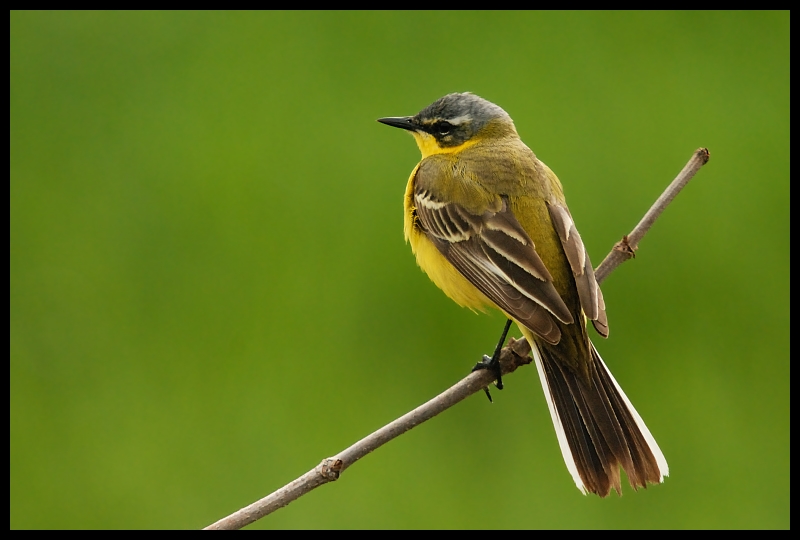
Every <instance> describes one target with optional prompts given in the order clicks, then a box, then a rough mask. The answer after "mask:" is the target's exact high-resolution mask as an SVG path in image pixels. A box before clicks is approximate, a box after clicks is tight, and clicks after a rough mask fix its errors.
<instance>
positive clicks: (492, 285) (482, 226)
mask: <svg viewBox="0 0 800 540" xmlns="http://www.w3.org/2000/svg"><path fill="white" fill-rule="evenodd" d="M421 184H422V183H420V182H417V183H415V188H414V193H413V197H414V208H415V212H416V221H417V225H418V226H419V227H420V228H421V229H422V231H423V232H424V233H425V235H426V236H427V237H428V239H430V240H431V241H432V242H433V243H434V245H435V246H436V247H437V249H438V250H439V252H440V253H442V255H444V257H445V258H446V259H447V260H448V261H449V262H450V263H451V264H452V265H453V266H455V267H456V269H457V270H458V271H459V272H460V273H461V274H462V275H463V276H464V277H465V278H466V279H467V280H468V281H469V282H470V283H472V284H473V285H474V286H475V287H477V288H478V290H480V291H481V292H482V293H483V294H485V295H486V296H487V297H488V298H489V299H490V300H492V301H493V302H494V303H495V304H497V305H498V306H499V307H500V308H501V309H503V310H504V311H505V312H506V313H508V314H509V315H511V316H512V317H514V319H516V320H517V321H518V322H520V323H521V324H524V325H525V326H527V327H528V328H530V329H531V330H532V331H533V332H535V333H536V334H537V335H539V336H541V337H542V339H544V340H545V341H547V342H549V343H552V344H554V345H555V344H556V343H558V342H559V340H560V339H561V331H560V330H559V328H558V325H556V323H555V321H554V319H553V317H555V318H556V319H558V320H560V321H561V322H563V323H565V324H570V323H573V322H574V319H573V317H572V314H571V313H570V310H569V308H568V307H567V305H566V304H565V303H564V301H563V300H562V299H561V296H560V295H559V294H558V291H556V288H555V287H554V286H553V278H552V276H551V275H550V272H549V271H548V270H547V267H546V266H545V265H544V262H542V259H541V257H539V254H538V253H536V248H535V246H534V245H533V241H532V240H531V238H530V236H528V233H526V232H525V229H523V228H522V226H521V225H520V224H519V222H518V221H517V218H516V217H514V214H513V213H512V212H511V211H510V210H509V208H508V201H507V200H505V198H504V199H503V201H502V205H501V207H500V209H499V210H498V211H491V210H487V211H485V212H483V213H482V214H480V215H476V214H475V213H472V212H470V211H469V210H467V209H466V208H464V207H463V206H461V205H459V204H457V203H454V202H446V201H443V200H440V199H439V198H437V197H436V195H435V194H434V193H433V192H432V190H431V189H426V188H425V186H424V185H421Z"/></svg>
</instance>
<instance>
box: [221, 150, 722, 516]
mask: <svg viewBox="0 0 800 540" xmlns="http://www.w3.org/2000/svg"><path fill="white" fill-rule="evenodd" d="M708 158H709V154H708V150H707V149H705V148H700V149H698V150H697V151H695V153H694V155H693V156H692V158H691V159H690V160H689V162H688V163H687V164H686V166H685V167H684V168H683V170H682V171H681V172H680V174H678V176H677V177H676V178H675V180H673V181H672V183H671V184H670V185H669V187H667V189H666V190H665V191H664V193H663V194H662V195H661V197H659V198H658V200H657V201H656V202H655V204H653V206H652V207H651V208H650V210H648V212H647V214H645V216H644V217H643V218H642V220H641V221H640V222H639V224H638V225H637V226H636V227H635V228H634V229H633V231H631V233H630V234H629V235H627V236H623V237H622V240H621V241H619V242H617V244H616V245H615V246H614V248H613V249H612V250H611V253H609V254H608V256H606V258H605V260H603V262H602V263H601V264H600V266H598V267H597V270H596V271H595V275H596V278H597V281H598V282H601V281H603V280H604V279H605V278H606V277H608V275H609V274H611V272H613V271H614V269H616V268H617V266H619V265H620V264H621V263H623V262H625V261H626V260H628V259H630V258H632V257H633V253H634V251H635V250H636V249H637V247H638V245H639V241H640V240H641V239H642V237H644V235H645V234H646V233H647V231H648V230H650V227H652V225H653V223H654V222H655V220H656V219H657V218H658V216H659V215H661V212H663V211H664V209H665V208H666V207H667V205H668V204H669V203H670V202H672V199H674V198H675V196H676V195H677V194H678V192H680V190H681V189H683V186H685V185H686V184H687V183H688V182H689V180H690V179H691V178H692V176H694V174H695V173H696V172H697V171H698V170H699V169H700V167H702V166H703V165H705V164H706V162H708ZM530 350H531V348H530V345H529V344H528V342H527V341H526V340H525V338H522V339H519V340H517V339H514V338H511V339H510V340H509V344H508V345H507V346H506V347H504V348H503V350H502V352H501V355H500V364H501V366H502V374H503V375H506V374H507V373H511V372H513V371H514V370H516V369H517V368H518V367H520V366H522V365H525V364H529V363H530V362H531V358H530V355H529V354H528V353H530ZM493 381H494V377H493V373H492V372H491V371H489V370H480V371H475V372H473V373H470V374H469V375H468V376H466V377H464V378H463V379H462V380H461V381H459V382H457V383H456V384H454V385H453V386H451V387H450V388H449V389H447V390H445V391H444V392H442V393H441V394H439V395H438V396H436V397H435V398H433V399H431V400H430V401H428V402H427V403H425V404H423V405H420V406H419V407H417V408H416V409H414V410H413V411H411V412H409V413H407V414H405V415H403V416H401V417H400V418H398V419H397V420H395V421H394V422H391V423H389V424H387V425H385V426H383V427H382V428H380V429H378V430H377V431H375V432H373V433H371V434H370V435H368V436H366V437H364V438H363V439H361V440H360V441H358V442H357V443H355V444H354V445H352V446H350V447H349V448H347V449H346V450H344V451H342V452H340V453H338V454H337V455H335V456H333V457H330V458H326V459H324V460H322V463H320V464H319V465H317V466H316V467H314V468H313V469H311V470H310V471H308V472H307V473H305V474H304V475H303V476H301V477H299V478H297V479H295V480H293V481H292V482H290V483H288V484H286V485H285V486H283V487H282V488H280V489H279V490H277V491H275V492H274V493H272V494H270V495H267V496H266V497H264V498H263V499H261V500H258V501H256V502H254V503H253V504H251V505H249V506H246V507H244V508H242V509H241V510H239V511H237V512H234V513H233V514H231V515H229V516H227V517H225V518H222V519H221V520H219V521H217V522H216V523H212V524H211V525H209V526H208V527H206V529H229V530H230V529H241V528H242V527H244V526H245V525H249V524H250V523H253V522H254V521H256V520H258V519H261V518H262V517H264V516H266V515H268V514H271V513H272V512H274V511H275V510H277V509H279V508H282V507H284V506H286V505H287V504H289V503H290V502H292V501H294V500H295V499H298V498H300V497H302V496H303V495H305V494H306V493H308V492H309V491H311V490H313V489H314V488H317V487H319V486H321V485H323V484H327V483H328V482H332V481H334V480H337V479H338V478H339V475H340V474H341V473H342V472H344V470H345V469H347V468H348V467H349V466H351V465H352V464H353V463H355V462H356V461H358V460H359V459H361V458H362V457H364V456H366V455H367V454H369V453H370V452H372V451H373V450H375V449H377V448H379V447H381V446H383V445H384V444H386V443H387V442H389V441H391V440H392V439H394V438H395V437H397V436H399V435H402V434H403V433H405V432H406V431H408V430H410V429H411V428H414V427H416V426H418V425H420V424H421V423H423V422H425V421H426V420H430V419H431V418H433V417H434V416H436V415H438V414H439V413H441V412H443V411H445V410H446V409H449V408H450V407H452V406H453V405H455V404H456V403H458V402H459V401H462V400H463V399H465V398H467V397H469V396H471V395H472V394H474V393H475V392H479V391H480V390H482V389H484V388H486V387H487V386H488V385H490V384H491V383H492V382H493Z"/></svg>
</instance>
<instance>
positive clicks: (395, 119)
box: [378, 116, 419, 131]
mask: <svg viewBox="0 0 800 540" xmlns="http://www.w3.org/2000/svg"><path fill="white" fill-rule="evenodd" d="M378 122H380V123H381V124H386V125H387V126H392V127H396V128H400V129H407V130H408V131H416V130H418V129H419V126H418V125H416V124H415V123H414V122H413V121H412V117H411V116H389V117H388V118H378Z"/></svg>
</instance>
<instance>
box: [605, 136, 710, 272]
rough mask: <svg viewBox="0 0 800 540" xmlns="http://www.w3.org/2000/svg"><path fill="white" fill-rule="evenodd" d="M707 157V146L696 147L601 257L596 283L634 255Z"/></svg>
mask: <svg viewBox="0 0 800 540" xmlns="http://www.w3.org/2000/svg"><path fill="white" fill-rule="evenodd" d="M709 158H710V154H709V153H708V148H698V149H697V150H695V152H694V155H693V156H692V157H691V159H690V160H689V161H688V162H687V163H686V165H685V166H684V167H683V170H682V171H681V172H679V173H678V176H676V177H675V180H673V181H672V183H671V184H670V185H669V186H667V189H665V190H664V193H662V194H661V196H660V197H659V198H658V200H657V201H656V202H655V203H653V206H651V207H650V210H648V211H647V213H646V214H645V215H644V217H643V218H642V219H641V221H639V224H638V225H636V227H634V228H633V230H632V231H631V232H630V234H626V235H625V236H623V237H622V240H620V241H619V242H617V243H616V244H615V245H614V248H613V249H612V250H611V252H610V253H609V254H608V255H606V258H605V259H603V262H601V263H600V265H599V266H598V267H597V269H596V270H595V271H594V275H595V279H597V282H598V283H602V282H603V281H604V280H605V279H606V278H607V277H608V276H609V274H611V272H613V271H614V270H615V269H616V268H617V266H619V265H620V264H622V263H624V262H625V261H627V260H628V259H632V258H633V257H634V256H635V253H636V250H637V249H639V242H641V240H642V238H644V235H645V234H647V231H649V230H650V227H652V226H653V223H655V222H656V219H658V216H660V215H661V213H662V212H663V211H664V210H665V209H666V208H667V206H668V205H669V203H671V202H672V199H674V198H675V197H676V196H677V195H678V193H680V192H681V190H682V189H683V188H684V186H686V184H688V183H689V180H691V179H692V177H693V176H694V175H695V173H696V172H697V171H699V170H700V167H702V166H703V165H705V164H706V163H708V160H709Z"/></svg>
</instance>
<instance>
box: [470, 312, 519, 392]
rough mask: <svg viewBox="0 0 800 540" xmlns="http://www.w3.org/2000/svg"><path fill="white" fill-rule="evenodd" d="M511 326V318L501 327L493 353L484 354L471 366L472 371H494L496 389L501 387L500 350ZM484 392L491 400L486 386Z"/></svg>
mask: <svg viewBox="0 0 800 540" xmlns="http://www.w3.org/2000/svg"><path fill="white" fill-rule="evenodd" d="M509 328H511V319H508V320H507V321H506V325H505V327H503V333H502V334H501V335H500V341H498V342H497V347H495V349H494V354H493V355H492V356H491V357H489V355H487V354H484V355H483V360H481V361H480V362H478V363H477V364H475V367H473V368H472V371H478V370H479V369H490V370H492V371H494V374H495V376H496V377H497V378H496V379H495V383H494V385H495V386H496V387H497V389H498V390H502V389H503V373H502V369H501V367H500V351H501V350H503V345H505V343H506V336H507V335H508V329H509ZM483 391H484V392H486V397H488V398H489V401H492V395H491V394H490V393H489V388H488V387H486V388H484V389H483Z"/></svg>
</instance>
